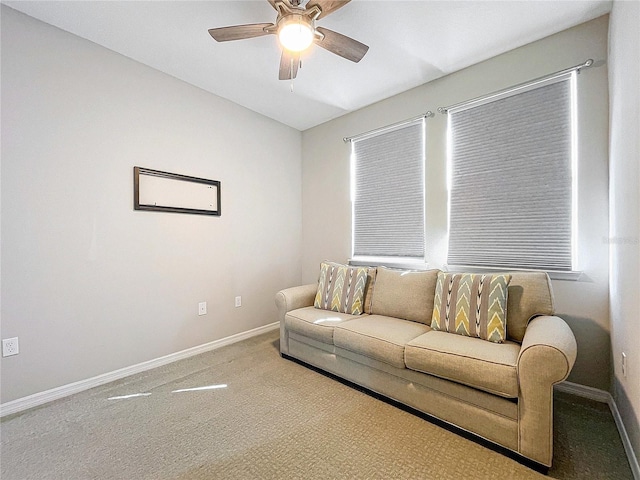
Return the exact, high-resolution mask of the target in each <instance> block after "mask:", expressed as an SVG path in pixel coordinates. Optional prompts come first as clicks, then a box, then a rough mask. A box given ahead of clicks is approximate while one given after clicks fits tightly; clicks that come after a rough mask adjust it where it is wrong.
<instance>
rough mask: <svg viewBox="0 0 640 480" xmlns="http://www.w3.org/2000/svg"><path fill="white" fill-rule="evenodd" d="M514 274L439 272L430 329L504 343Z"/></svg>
mask: <svg viewBox="0 0 640 480" xmlns="http://www.w3.org/2000/svg"><path fill="white" fill-rule="evenodd" d="M510 281H511V275H509V274H496V275H483V274H473V273H445V272H439V273H438V281H437V283H436V293H435V299H434V305H433V315H432V317H431V328H433V329H434V330H443V331H445V332H450V333H457V334H459V335H466V336H468V337H478V338H482V339H483V340H489V341H490V342H495V343H503V342H504V340H505V338H507V290H508V287H509V282H510Z"/></svg>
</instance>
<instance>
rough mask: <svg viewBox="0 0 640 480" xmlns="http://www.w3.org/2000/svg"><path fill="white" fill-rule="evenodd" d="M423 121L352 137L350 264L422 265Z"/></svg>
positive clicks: (409, 122)
mask: <svg viewBox="0 0 640 480" xmlns="http://www.w3.org/2000/svg"><path fill="white" fill-rule="evenodd" d="M424 123H425V118H424V117H420V118H419V119H418V120H412V121H408V122H405V123H402V124H399V125H398V126H395V127H394V126H392V127H389V128H385V129H381V130H378V131H376V132H371V133H369V134H364V135H361V136H359V137H357V138H354V139H351V148H352V155H351V168H352V171H351V179H352V184H351V191H352V209H353V211H352V219H353V220H352V221H353V224H352V225H353V226H352V239H353V249H352V253H353V259H352V260H353V261H354V263H356V262H358V261H361V262H369V263H387V264H388V263H407V262H408V263H411V262H416V263H422V264H424V256H425V245H424V242H425V240H424V238H425V233H424V228H425V227H424V225H425V200H424V199H425V186H424V184H425V182H424V169H425V158H424V157H425V126H424Z"/></svg>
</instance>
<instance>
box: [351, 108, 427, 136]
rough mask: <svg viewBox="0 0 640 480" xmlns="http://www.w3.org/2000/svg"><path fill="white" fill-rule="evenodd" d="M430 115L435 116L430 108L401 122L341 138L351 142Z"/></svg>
mask: <svg viewBox="0 0 640 480" xmlns="http://www.w3.org/2000/svg"><path fill="white" fill-rule="evenodd" d="M430 117H435V114H434V113H433V112H432V111H431V110H429V111H428V112H426V113H423V114H422V115H418V116H417V117H413V118H409V119H407V120H402V121H401V122H397V123H392V124H391V125H387V126H386V127H380V128H376V129H375V130H369V131H368V132H364V133H360V134H358V135H354V136H353V137H344V138H343V139H342V140H344V142H345V143H346V142H353V141H354V140H359V139H360V138H362V137H367V136H369V135H374V134H378V133H383V132H386V131H387V130H391V129H394V128H397V127H401V126H403V125H407V124H409V123H413V122H415V121H416V120H420V119H422V118H430Z"/></svg>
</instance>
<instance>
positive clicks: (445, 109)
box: [438, 58, 593, 114]
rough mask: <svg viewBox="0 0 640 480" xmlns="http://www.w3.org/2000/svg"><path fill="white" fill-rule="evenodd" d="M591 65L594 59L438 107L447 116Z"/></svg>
mask: <svg viewBox="0 0 640 480" xmlns="http://www.w3.org/2000/svg"><path fill="white" fill-rule="evenodd" d="M591 65H593V59H591V58H590V59H588V60H587V61H586V62H584V63H581V64H579V65H574V66H573V67H569V68H565V69H564V70H560V71H558V72H555V73H550V74H548V75H544V76H542V77H538V78H536V79H534V80H529V81H527V82H522V83H519V84H518V85H514V86H512V87H508V88H505V89H503V90H498V91H497V92H493V93H489V94H487V95H481V96H479V97H476V98H472V99H471V100H465V101H464V102H460V103H456V104H455V105H450V106H448V107H438V112H440V113H442V114H446V113H448V112H449V110H454V109H457V108H460V107H464V106H467V105H471V104H472V103H476V102H480V101H483V100H488V99H490V98H492V97H498V96H500V95H504V94H506V93H509V92H514V91H516V90H518V89H521V88H524V87H528V86H530V85H534V84H536V83H540V82H544V81H545V80H550V79H552V78H555V77H560V76H562V75H565V74H567V73H571V72H573V71H577V72H578V73H580V70H582V69H583V68H589V67H590V66H591Z"/></svg>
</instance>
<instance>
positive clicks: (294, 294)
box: [276, 283, 318, 355]
mask: <svg viewBox="0 0 640 480" xmlns="http://www.w3.org/2000/svg"><path fill="white" fill-rule="evenodd" d="M317 290H318V284H316V283H311V284H308V285H301V286H299V287H291V288H286V289H284V290H280V291H279V292H278V293H276V307H278V321H279V322H280V353H283V354H285V355H288V354H289V333H288V332H287V329H286V328H285V325H284V317H285V316H286V315H287V312H290V311H291V310H296V309H297V308H302V307H310V306H312V305H313V302H314V300H315V298H316V292H317Z"/></svg>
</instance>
